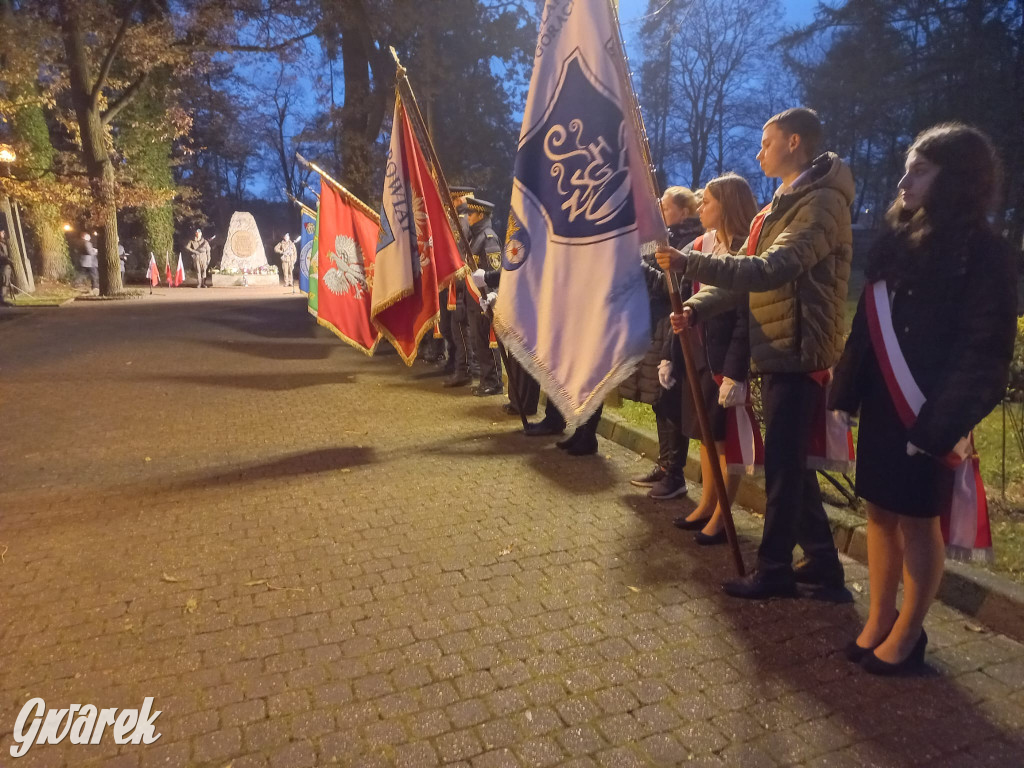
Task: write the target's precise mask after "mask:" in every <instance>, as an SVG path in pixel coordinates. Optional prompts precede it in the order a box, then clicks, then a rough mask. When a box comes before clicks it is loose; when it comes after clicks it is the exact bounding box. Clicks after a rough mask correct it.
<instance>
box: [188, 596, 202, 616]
mask: <svg viewBox="0 0 1024 768" xmlns="http://www.w3.org/2000/svg"><path fill="white" fill-rule="evenodd" d="M198 610H199V600H197V599H196V598H194V597H190V598H189V599H188V600H186V601H185V613H195V612H196V611H198Z"/></svg>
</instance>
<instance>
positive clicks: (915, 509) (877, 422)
mask: <svg viewBox="0 0 1024 768" xmlns="http://www.w3.org/2000/svg"><path fill="white" fill-rule="evenodd" d="M864 365H865V370H864V372H863V374H864V378H863V382H864V391H863V399H862V401H861V408H860V431H859V433H858V435H857V483H856V486H857V495H858V496H860V497H861V498H862V499H864V500H865V501H869V502H871V503H872V504H874V505H876V506H878V507H881V508H882V509H884V510H887V511H889V512H894V513H895V514H897V515H905V516H906V517H922V518H926V517H938V516H939V515H940V514H941V513H942V512H943V511H944V509H945V508H947V507H948V506H949V499H950V497H951V495H952V492H953V470H951V469H949V468H947V467H946V466H944V465H943V464H941V463H940V462H939V461H938V459H936V458H934V457H932V456H925V455H924V454H920V453H919V454H916V455H914V456H908V455H907V441H908V436H907V429H906V427H904V426H903V422H901V421H900V418H899V415H898V414H897V413H896V407H895V406H894V405H893V404H892V398H891V397H890V396H889V390H888V388H887V387H886V385H885V379H883V378H882V372H881V370H880V369H879V367H878V361H877V359H876V358H875V355H874V352H873V351H872V350H870V349H869V351H868V353H867V354H865V355H864Z"/></svg>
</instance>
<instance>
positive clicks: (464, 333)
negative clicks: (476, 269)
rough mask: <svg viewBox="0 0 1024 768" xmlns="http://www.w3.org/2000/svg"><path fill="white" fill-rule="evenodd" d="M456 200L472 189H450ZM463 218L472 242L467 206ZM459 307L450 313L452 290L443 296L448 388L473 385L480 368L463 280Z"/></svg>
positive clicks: (458, 294)
mask: <svg viewBox="0 0 1024 768" xmlns="http://www.w3.org/2000/svg"><path fill="white" fill-rule="evenodd" d="M449 191H451V193H452V197H453V198H455V199H458V198H460V197H465V196H468V195H471V194H472V193H473V188H472V187H460V186H454V187H449ZM455 210H456V213H458V214H459V224H460V226H461V227H462V233H463V235H465V237H466V241H467V242H469V221H468V220H467V218H466V217H467V215H468V209H467V207H466V204H465V203H462V204H460V205H458V206H457V207H456V209H455ZM454 293H455V307H454V308H453V309H448V290H447V289H445V290H443V291H442V292H441V297H440V300H441V319H440V322H439V325H440V328H441V336H442V337H443V338H444V343H445V352H446V354H447V358H448V360H447V363H446V364H445V373H447V374H448V375H449V377H448V378H447V379H446V380H445V382H444V385H445V386H446V387H461V386H464V385H466V384H469V383H470V382H472V380H473V378H472V371H473V369H474V368H475V367H476V365H475V364H476V360H475V357H476V356H475V355H474V354H473V343H472V341H471V334H470V327H469V316H468V314H467V311H466V286H465V284H464V283H463V281H462V280H458V281H456V283H455V284H454Z"/></svg>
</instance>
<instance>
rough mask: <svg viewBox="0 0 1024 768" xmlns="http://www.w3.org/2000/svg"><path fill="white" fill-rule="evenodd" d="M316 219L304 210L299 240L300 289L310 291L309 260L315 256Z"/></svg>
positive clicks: (304, 291)
mask: <svg viewBox="0 0 1024 768" xmlns="http://www.w3.org/2000/svg"><path fill="white" fill-rule="evenodd" d="M315 235H316V219H314V218H313V217H312V216H310V215H309V214H308V213H306V211H305V209H303V211H302V226H301V232H300V238H301V239H300V240H299V290H300V291H302V292H303V293H307V294H308V293H309V260H310V258H312V256H313V253H314V251H313V245H314V244H315V243H316V238H315V237H314V236H315Z"/></svg>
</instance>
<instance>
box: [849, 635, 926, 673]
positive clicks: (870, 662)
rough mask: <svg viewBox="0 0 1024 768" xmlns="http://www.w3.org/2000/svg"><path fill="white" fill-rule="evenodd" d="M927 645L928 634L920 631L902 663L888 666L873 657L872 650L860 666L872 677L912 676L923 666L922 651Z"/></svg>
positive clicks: (886, 663)
mask: <svg viewBox="0 0 1024 768" xmlns="http://www.w3.org/2000/svg"><path fill="white" fill-rule="evenodd" d="M927 645H928V633H927V632H925V631H924V629H923V628H922V629H921V636H920V637H919V638H917V642H916V643H914V647H913V648H912V649H911V650H910V653H909V654H908V655H907V658H905V659H904V660H903V661H898V662H896V663H895V664H890V663H889V662H887V661H882V660H881V659H880V658H878V657H877V656H875V652H874V651H873V650H871V651H868V653H867V654H866V655H865V656H864V661H863V662H862V663H861V666H862V667H864V671H865V672H868V673H870V674H872V675H884V676H887V677H895V676H904V675H913V674H916V673H917V672H919V671H920V669H921V667H922V666H924V649H925V648H926V647H927Z"/></svg>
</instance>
